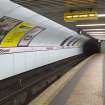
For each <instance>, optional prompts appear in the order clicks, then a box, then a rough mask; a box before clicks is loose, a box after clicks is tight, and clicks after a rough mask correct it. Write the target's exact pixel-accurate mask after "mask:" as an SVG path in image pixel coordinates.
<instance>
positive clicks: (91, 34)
mask: <svg viewBox="0 0 105 105" xmlns="http://www.w3.org/2000/svg"><path fill="white" fill-rule="evenodd" d="M89 35H91V36H94V35H97V36H102V35H105V34H89Z"/></svg>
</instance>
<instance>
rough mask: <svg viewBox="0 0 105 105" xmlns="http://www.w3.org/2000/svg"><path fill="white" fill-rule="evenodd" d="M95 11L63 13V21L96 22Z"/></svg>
mask: <svg viewBox="0 0 105 105" xmlns="http://www.w3.org/2000/svg"><path fill="white" fill-rule="evenodd" d="M97 19H98V17H97V12H96V11H75V12H67V13H64V21H65V22H71V21H79V20H97Z"/></svg>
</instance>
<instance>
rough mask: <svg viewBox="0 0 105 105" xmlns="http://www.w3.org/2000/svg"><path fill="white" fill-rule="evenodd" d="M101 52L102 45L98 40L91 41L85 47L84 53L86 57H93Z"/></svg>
mask: <svg viewBox="0 0 105 105" xmlns="http://www.w3.org/2000/svg"><path fill="white" fill-rule="evenodd" d="M99 52H100V44H99V42H98V40H96V39H90V40H88V41H86V42H85V43H84V45H83V53H84V54H85V55H92V54H95V53H99Z"/></svg>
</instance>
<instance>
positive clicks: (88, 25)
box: [76, 24, 105, 27]
mask: <svg viewBox="0 0 105 105" xmlns="http://www.w3.org/2000/svg"><path fill="white" fill-rule="evenodd" d="M76 26H77V27H93V26H105V24H77V25H76Z"/></svg>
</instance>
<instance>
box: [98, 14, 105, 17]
mask: <svg viewBox="0 0 105 105" xmlns="http://www.w3.org/2000/svg"><path fill="white" fill-rule="evenodd" d="M97 16H98V17H99V18H100V17H105V14H98V15H97Z"/></svg>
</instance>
